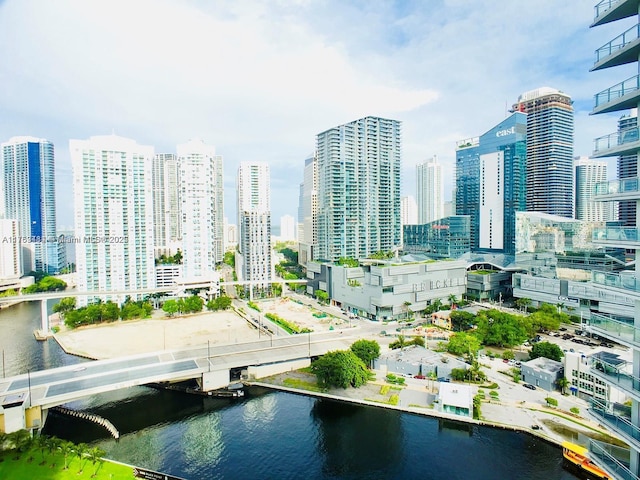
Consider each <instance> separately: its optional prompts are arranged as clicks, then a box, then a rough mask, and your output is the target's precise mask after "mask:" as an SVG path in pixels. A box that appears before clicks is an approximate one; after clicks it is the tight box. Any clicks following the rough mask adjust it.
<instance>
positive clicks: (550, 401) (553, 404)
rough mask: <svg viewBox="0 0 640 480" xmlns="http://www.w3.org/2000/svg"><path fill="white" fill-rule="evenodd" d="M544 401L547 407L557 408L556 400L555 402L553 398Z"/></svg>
mask: <svg viewBox="0 0 640 480" xmlns="http://www.w3.org/2000/svg"><path fill="white" fill-rule="evenodd" d="M544 400H545V402H547V405H549V406H550V407H557V406H558V400H556V399H555V398H552V397H547V398H545V399H544Z"/></svg>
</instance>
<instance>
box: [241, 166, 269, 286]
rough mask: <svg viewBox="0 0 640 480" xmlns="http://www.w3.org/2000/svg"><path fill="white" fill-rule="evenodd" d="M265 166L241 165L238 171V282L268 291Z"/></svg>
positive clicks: (267, 221) (266, 172) (267, 195)
mask: <svg viewBox="0 0 640 480" xmlns="http://www.w3.org/2000/svg"><path fill="white" fill-rule="evenodd" d="M269 181H270V180H269V165H268V164H266V163H263V162H255V163H249V162H242V163H241V164H240V167H239V168H238V179H237V193H238V228H239V235H238V251H237V253H236V274H237V276H238V280H243V281H251V282H257V283H255V284H254V285H255V286H256V287H257V288H261V289H267V288H269V282H270V280H271V278H272V275H271V270H272V265H271V191H270V185H269Z"/></svg>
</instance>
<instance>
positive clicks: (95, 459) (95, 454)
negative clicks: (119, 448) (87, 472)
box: [87, 447, 106, 477]
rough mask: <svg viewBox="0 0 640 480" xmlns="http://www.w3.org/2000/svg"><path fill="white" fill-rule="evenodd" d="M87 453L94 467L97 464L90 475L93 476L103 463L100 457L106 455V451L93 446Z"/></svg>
mask: <svg viewBox="0 0 640 480" xmlns="http://www.w3.org/2000/svg"><path fill="white" fill-rule="evenodd" d="M87 454H88V455H89V460H91V464H92V465H93V466H94V467H95V465H96V464H98V466H97V467H96V469H95V470H94V471H93V475H91V476H92V477H95V476H96V475H97V474H98V470H100V467H101V466H102V464H103V463H104V460H103V459H102V457H104V456H105V455H106V452H105V451H104V450H102V449H101V448H98V447H93V448H92V449H90V450H89V451H88V452H87Z"/></svg>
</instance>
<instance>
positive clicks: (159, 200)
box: [153, 153, 182, 256]
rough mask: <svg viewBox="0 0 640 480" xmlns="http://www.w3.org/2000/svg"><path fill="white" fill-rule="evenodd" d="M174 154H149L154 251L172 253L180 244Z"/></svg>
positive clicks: (176, 167) (177, 189)
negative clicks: (151, 181) (151, 172)
mask: <svg viewBox="0 0 640 480" xmlns="http://www.w3.org/2000/svg"><path fill="white" fill-rule="evenodd" d="M180 207H181V204H180V168H179V166H178V156H177V155H175V154H173V153H159V154H156V156H155V157H153V241H154V244H155V255H156V256H160V255H162V254H164V255H174V254H175V253H176V252H177V251H178V249H180V248H181V247H182V221H181V220H182V219H181V214H180Z"/></svg>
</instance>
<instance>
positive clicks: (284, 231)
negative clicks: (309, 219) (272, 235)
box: [280, 215, 298, 242]
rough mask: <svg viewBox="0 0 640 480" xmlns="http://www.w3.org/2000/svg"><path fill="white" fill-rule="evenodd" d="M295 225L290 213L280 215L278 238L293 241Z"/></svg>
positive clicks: (294, 238)
mask: <svg viewBox="0 0 640 480" xmlns="http://www.w3.org/2000/svg"><path fill="white" fill-rule="evenodd" d="M297 227H298V225H297V223H296V219H295V218H293V217H292V216H291V215H284V216H282V217H280V240H282V241H283V242H288V241H295V240H296V238H297V237H296V230H297Z"/></svg>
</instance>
